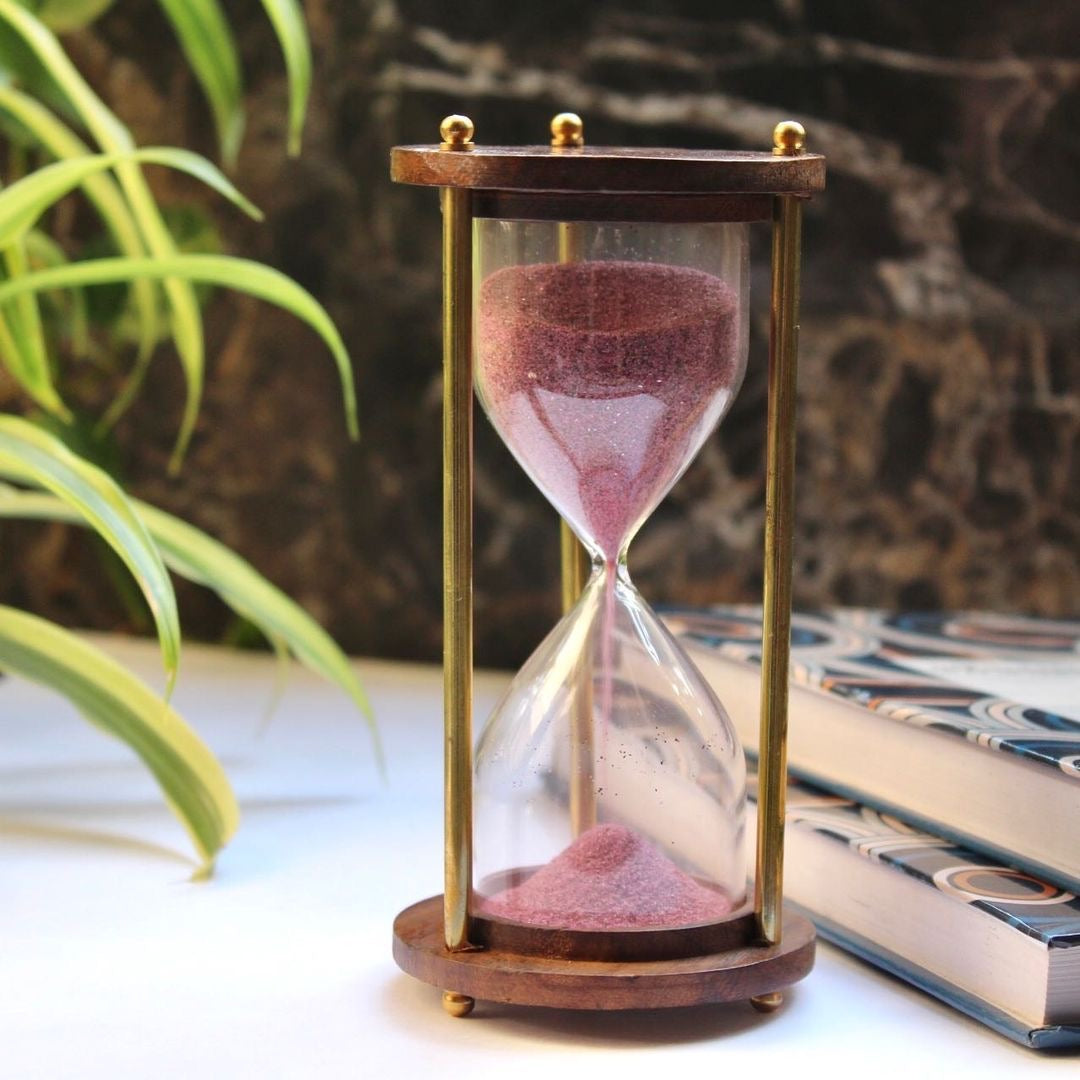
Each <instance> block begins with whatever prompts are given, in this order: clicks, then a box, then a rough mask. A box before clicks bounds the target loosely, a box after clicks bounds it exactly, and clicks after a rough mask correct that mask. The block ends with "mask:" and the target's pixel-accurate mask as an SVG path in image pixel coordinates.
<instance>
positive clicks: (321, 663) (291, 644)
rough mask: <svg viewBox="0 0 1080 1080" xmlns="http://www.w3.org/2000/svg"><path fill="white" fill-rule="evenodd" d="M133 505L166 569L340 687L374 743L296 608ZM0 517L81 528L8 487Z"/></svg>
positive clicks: (181, 524) (358, 697)
mask: <svg viewBox="0 0 1080 1080" xmlns="http://www.w3.org/2000/svg"><path fill="white" fill-rule="evenodd" d="M133 504H134V506H135V509H136V511H137V512H138V514H139V517H140V518H141V519H142V521H143V522H144V523H145V525H146V528H147V530H148V531H149V533H150V535H151V537H153V540H154V542H155V543H156V544H157V546H158V549H159V550H160V551H161V554H162V557H163V558H164V560H165V564H166V565H167V566H168V567H169V569H171V570H172V571H173V572H175V573H177V574H179V575H180V576H181V577H183V578H187V580H188V581H193V582H195V583H196V584H198V585H204V586H206V587H207V588H209V589H213V590H214V592H216V593H217V594H218V596H220V597H221V598H222V600H224V601H225V603H226V604H228V605H229V607H231V608H232V609H233V611H235V612H236V613H237V614H239V615H242V616H243V617H244V618H246V619H248V620H249V621H250V622H252V623H254V624H255V625H256V626H257V627H258V628H259V629H260V630H261V631H262V633H263V634H264V635H265V636H266V637H267V638H268V639H269V640H270V642H271V643H272V644H273V645H274V647H275V650H277V651H280V649H281V648H282V647H285V648H287V649H288V650H289V651H290V652H292V653H293V655H294V656H296V658H297V659H298V660H299V661H300V662H301V663H302V664H304V665H305V666H306V667H308V668H310V669H311V670H312V671H314V672H316V673H317V674H319V675H321V676H323V678H325V679H328V680H329V681H330V682H333V683H336V684H337V685H338V686H339V687H341V689H342V690H344V691H345V693H346V694H348V695H349V697H351V698H352V700H353V702H354V703H355V704H356V707H357V708H358V709H359V710H360V711H361V713H363V715H364V716H365V717H366V718H367V721H368V723H369V724H370V725H371V727H372V736H373V737H376V735H375V728H374V724H373V722H372V714H371V706H370V705H369V703H368V699H367V695H366V694H365V693H364V690H363V688H362V687H361V685H360V682H359V680H358V679H357V678H356V676H355V674H354V673H353V670H352V667H351V666H350V664H349V661H348V658H347V657H346V656H345V654H344V653H343V652H342V651H341V650H340V649H339V648H338V647H337V645H336V644H335V643H334V639H333V638H332V637H330V635H329V634H328V633H327V632H326V631H325V630H323V628H322V627H321V626H319V624H318V623H317V622H315V620H314V619H312V618H311V616H310V615H308V614H307V612H305V611H304V609H303V608H301V607H300V605H299V604H297V603H296V602H295V601H293V600H291V599H290V598H289V597H288V596H286V595H285V593H283V592H282V591H281V590H280V589H279V588H277V586H275V585H273V584H271V583H270V582H269V581H267V580H266V578H264V577H263V576H262V575H261V574H260V573H259V572H258V571H257V570H256V569H255V568H254V567H253V566H252V565H251V564H250V563H249V562H247V561H246V560H244V559H242V558H241V557H240V556H239V555H236V554H235V553H234V552H232V551H230V550H229V549H228V548H227V547H226V546H225V545H224V544H222V543H220V542H219V541H217V540H215V539H213V537H210V536H207V535H206V533H204V532H201V531H200V530H199V529H196V528H195V527H194V526H193V525H189V524H187V522H185V521H181V520H180V519H179V518H177V517H173V516H172V515H171V514H167V513H165V512H164V511H163V510H158V509H156V508H155V507H153V506H149V505H148V504H146V503H143V502H138V501H134V500H133ZM0 517H10V518H33V519H36V520H47V521H66V522H71V523H76V524H77V523H80V522H79V517H78V515H77V514H76V513H75V512H74V511H73V510H72V509H71V508H70V507H69V506H67V505H66V504H65V503H63V502H62V501H61V500H60V499H57V498H55V497H54V496H52V495H43V494H40V493H38V492H34V491H19V490H17V489H16V488H12V487H8V486H7V485H0ZM376 750H377V752H378V743H377V742H376Z"/></svg>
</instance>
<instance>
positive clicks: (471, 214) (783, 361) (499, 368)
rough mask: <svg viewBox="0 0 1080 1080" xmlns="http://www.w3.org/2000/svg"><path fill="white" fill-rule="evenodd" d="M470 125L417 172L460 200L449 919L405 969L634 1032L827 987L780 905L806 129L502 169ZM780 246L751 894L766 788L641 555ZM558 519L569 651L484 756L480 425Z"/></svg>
mask: <svg viewBox="0 0 1080 1080" xmlns="http://www.w3.org/2000/svg"><path fill="white" fill-rule="evenodd" d="M472 134H473V130H472V124H471V122H469V121H468V120H467V119H466V118H464V117H448V118H447V119H446V120H445V121H444V123H443V126H442V135H443V142H442V143H441V145H439V146H409V147H397V148H395V150H394V152H393V157H392V171H393V177H394V179H395V180H398V181H402V182H406V183H420V184H429V185H433V186H438V187H440V188H441V189H442V209H443V239H444V252H443V258H444V263H443V267H444V393H445V402H444V455H445V461H444V514H445V517H444V579H445V632H446V639H445V663H444V670H445V732H446V759H445V763H446V791H445V794H446V838H445V839H446V864H445V879H446V890H445V893H444V895H443V896H442V897H435V898H432V899H431V900H427V901H423V902H421V903H419V904H416V905H413V907H411V908H408V909H406V911H404V912H402V913H401V915H399V917H398V919H397V921H396V923H395V942H394V951H395V957H396V959H397V961H398V963H399V964H400V965H401V966H402V967H403V968H404V969H405V970H406V971H408V972H409V973H410V974H413V975H416V976H417V977H419V978H421V979H423V980H425V981H427V982H430V983H433V984H435V985H437V986H439V987H441V988H442V989H443V991H444V996H443V1000H444V1004H445V1006H446V1007H447V1009H448V1010H449V1011H451V1012H452V1013H454V1014H456V1015H464V1014H465V1013H467V1012H468V1011H469V1010H470V1009H471V1008H472V1006H473V1003H474V1000H475V999H477V998H479V999H484V1000H493V1001H501V1002H511V1003H518V1004H533V1005H550V1006H567V1007H575V1008H598V1009H619V1008H638V1007H653V1006H671V1005H684V1004H697V1003H702V1002H716V1001H728V1000H735V999H740V998H742V999H750V1000H751V1001H752V1002H753V1003H754V1004H755V1005H756V1006H757V1007H758V1008H760V1009H763V1010H767V1009H770V1008H775V1007H776V1005H778V1004H779V1002H780V993H779V991H780V990H781V989H782V988H783V987H784V986H787V985H789V984H790V983H792V982H794V981H796V980H797V979H799V978H801V977H802V976H803V975H804V974H806V972H807V971H808V970H809V969H810V966H811V965H812V963H813V929H812V928H811V927H810V925H809V924H808V923H807V922H806V921H805V920H804V919H802V918H801V917H799V916H797V915H795V914H793V913H791V912H785V911H784V910H783V908H782V904H781V855H782V840H783V784H784V743H785V730H786V712H787V659H788V657H787V653H788V637H789V621H790V568H791V552H790V544H791V514H792V505H793V503H792V488H791V484H792V472H793V451H794V376H795V352H796V332H797V309H798V258H799V242H800V237H799V234H800V222H801V217H800V214H801V201H802V200H803V199H805V198H806V197H807V196H809V195H810V194H811V193H812V192H814V191H817V190H820V189H821V187H822V186H823V183H824V160H823V159H822V158H821V157H820V156H819V155H812V154H807V153H805V152H804V150H803V141H804V139H803V132H802V129H801V128H800V127H799V125H797V124H794V123H792V122H787V123H784V124H781V125H778V127H777V129H776V131H775V133H774V142H775V148H774V151H773V153H771V154H767V153H748V152H720V151H672V150H629V149H613V148H594V147H586V146H585V145H584V140H583V138H582V126H581V121H580V120H579V119H578V118H577V117H576V116H574V115H572V114H561V115H560V116H558V117H556V118H555V120H554V121H553V123H552V135H553V138H552V144H551V146H550V147H546V146H545V147H517V148H511V147H490V148H489V147H482V146H478V145H475V144H474V143H473V141H472ZM770 218H771V219H772V220H773V224H774V231H773V297H772V311H773V318H772V334H771V350H770V380H769V385H770V392H769V416H768V462H767V473H768V475H767V507H766V518H767V521H766V552H765V560H766V561H765V575H764V576H765V592H764V598H763V606H764V611H765V625H764V634H763V637H764V642H765V644H764V657H763V686H762V740H761V747H762V750H761V764H760V769H759V829H758V836H757V859H756V873H755V875H754V886H753V892H752V894H751V895H748V887H747V867H746V861H745V854H744V851H745V846H746V844H745V836H744V831H745V794H746V771H745V765H744V761H743V753H742V749H741V747H740V746H739V743H738V740H737V737H736V735H735V732H734V730H733V727H732V725H731V722H730V720H729V719H728V716H727V714H726V713H725V711H724V707H723V704H722V702H721V700H719V698H718V696H717V694H716V693H715V691H714V690H713V689H712V688H711V687H710V686H709V685H708V684H707V683H706V682H705V681H704V679H703V678H702V677H701V675H700V674H699V673H698V672H697V670H696V669H695V668H694V666H693V664H692V663H691V661H690V660H689V659H688V658H687V656H686V655H685V654H684V653H683V652H682V650H681V649H680V647H679V646H678V644H677V643H676V642H675V640H674V639H673V638H672V636H671V635H670V633H668V631H667V630H666V629H665V628H664V626H663V624H662V623H661V622H660V621H659V619H658V618H657V617H656V615H655V614H654V613H653V612H652V611H651V610H650V608H649V606H648V605H647V604H646V603H645V601H644V600H643V599H642V597H641V596H640V594H639V593H638V592H637V590H636V589H635V588H634V585H633V583H632V581H631V579H630V576H629V573H628V570H627V550H628V548H629V545H630V542H631V540H632V539H633V537H634V535H635V533H636V532H637V530H638V529H639V528H640V527H641V525H642V524H643V523H644V522H645V521H646V520H647V518H648V517H649V515H650V514H651V513H652V511H653V510H654V509H655V508H656V506H657V504H658V503H659V502H660V500H661V499H663V497H664V496H665V495H666V494H667V492H668V491H669V490H670V489H671V487H672V485H673V484H674V483H675V481H676V480H677V479H678V478H679V476H680V475H681V474H682V473H683V471H684V470H685V469H686V468H687V466H688V465H689V464H690V462H691V461H692V460H693V459H694V457H695V455H696V454H697V452H698V451H699V450H700V448H701V446H702V444H703V442H704V441H705V440H706V439H707V438H708V436H709V435H710V434H711V433H712V431H713V430H714V429H715V428H716V425H717V424H718V423H719V421H720V420H721V418H722V416H723V414H724V413H725V412H726V411H727V409H728V407H729V405H730V404H731V402H732V400H733V398H734V396H735V394H736V393H737V392H738V389H739V385H740V383H741V381H742V378H743V373H744V371H745V366H746V352H747V323H748V306H747V290H748V285H749V256H748V230H749V224H750V223H751V222H754V221H758V220H768V219H770ZM474 386H475V393H476V396H477V397H478V398H479V400H480V402H481V404H482V406H483V408H484V411H485V413H486V414H487V417H488V419H489V420H490V421H491V423H492V425H493V426H494V427H495V429H496V431H497V432H498V433H499V435H500V436H501V437H502V439H503V441H504V442H505V443H506V445H507V447H508V448H509V449H510V451H511V452H512V453H513V454H514V456H515V457H516V459H517V460H518V462H519V463H520V465H521V466H522V468H523V469H524V470H525V472H526V473H527V474H528V476H529V477H530V478H531V480H532V481H533V482H534V483H535V484H536V486H537V487H538V488H539V489H540V491H542V492H543V493H544V495H545V496H546V497H547V498H548V500H549V501H550V502H551V504H552V505H553V506H554V508H555V509H556V510H557V511H558V513H559V515H560V516H561V518H562V523H563V524H562V528H563V597H564V608H565V609H566V610H565V613H564V616H563V618H562V619H561V620H560V622H559V623H558V624H557V625H556V626H555V628H554V629H553V630H552V631H551V632H550V634H549V635H548V637H547V638H546V639H545V640H544V642H543V643H542V644H541V645H540V647H539V648H538V649H537V650H536V652H535V653H534V654H533V655H532V657H531V658H530V659H529V660H528V661H527V662H526V664H525V666H524V667H523V668H522V669H521V671H520V672H519V673H518V675H517V676H516V678H515V679H514V681H513V683H512V684H511V686H510V688H509V690H508V691H507V693H506V694H505V696H504V697H503V699H502V701H501V702H500V703H499V704H498V706H497V707H496V709H495V710H494V712H493V714H492V715H491V716H490V717H489V718H488V719H487V722H486V723H485V725H484V726H483V729H482V731H481V734H480V738H479V740H478V742H477V744H476V746H475V754H474V753H473V745H472V733H471V670H472V656H471V649H472V605H471V575H472V567H471V560H472V556H471V481H472V400H473V390H474Z"/></svg>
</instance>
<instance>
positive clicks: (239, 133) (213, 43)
mask: <svg viewBox="0 0 1080 1080" xmlns="http://www.w3.org/2000/svg"><path fill="white" fill-rule="evenodd" d="M159 3H160V4H161V8H162V10H163V11H164V12H165V15H166V17H167V18H168V20H169V22H171V23H172V27H173V30H174V31H175V32H176V37H177V40H178V41H179V42H180V48H181V49H183V51H184V55H185V56H186V57H187V60H188V63H189V64H190V65H191V70H192V71H193V72H194V73H195V78H197V79H198V80H199V85H200V86H201V87H202V90H203V93H204V94H205V95H206V100H207V103H208V104H209V106H210V112H211V114H212V115H213V117H214V126H215V127H216V129H217V136H218V145H219V146H220V147H221V157H222V160H224V162H225V164H226V165H227V166H230V167H231V166H233V165H235V164H236V155H237V153H238V152H239V150H240V140H241V139H242V138H243V134H244V88H243V82H242V79H241V76H240V60H239V58H238V57H237V55H236V43H235V41H234V40H233V35H232V30H230V28H229V23H228V21H227V20H226V18H225V14H224V12H223V11H222V10H221V5H220V4H219V3H218V2H217V0H159Z"/></svg>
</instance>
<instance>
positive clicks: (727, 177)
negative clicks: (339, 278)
mask: <svg viewBox="0 0 1080 1080" xmlns="http://www.w3.org/2000/svg"><path fill="white" fill-rule="evenodd" d="M390 176H391V179H393V180H395V181H397V182H398V183H401V184H425V185H430V186H433V187H464V188H483V189H488V190H494V191H548V192H566V193H569V192H607V193H612V194H631V193H649V194H654V195H665V194H666V195H688V194H693V193H697V194H711V195H717V194H729V195H812V194H814V193H815V192H818V191H822V190H823V189H824V187H825V158H824V157H823V156H822V155H821V154H795V155H792V156H790V157H787V156H783V155H777V154H772V153H762V152H760V151H750V150H663V149H644V148H643V149H639V148H637V147H622V146H584V147H580V148H574V149H562V148H552V147H550V146H481V145H477V146H474V147H472V148H471V149H468V150H444V149H442V148H441V147H439V146H438V145H431V146H395V147H394V148H393V150H392V151H391V152H390Z"/></svg>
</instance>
